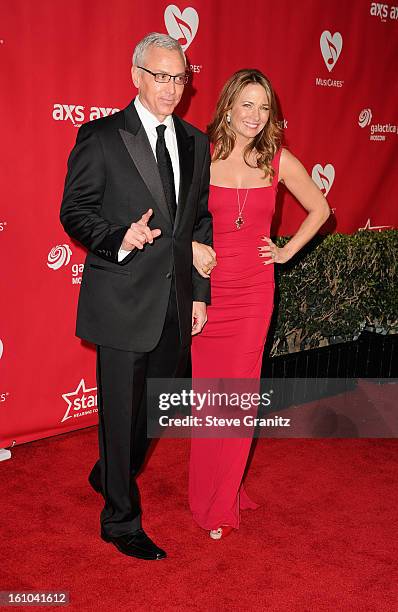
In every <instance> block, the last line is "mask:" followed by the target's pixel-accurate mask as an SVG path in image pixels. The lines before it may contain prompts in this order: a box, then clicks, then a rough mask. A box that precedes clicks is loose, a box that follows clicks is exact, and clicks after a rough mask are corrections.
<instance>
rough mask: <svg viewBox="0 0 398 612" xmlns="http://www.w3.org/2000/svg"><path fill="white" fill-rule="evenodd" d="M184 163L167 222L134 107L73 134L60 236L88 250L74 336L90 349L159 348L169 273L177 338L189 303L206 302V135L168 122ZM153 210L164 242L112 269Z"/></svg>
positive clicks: (183, 331)
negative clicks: (200, 265)
mask: <svg viewBox="0 0 398 612" xmlns="http://www.w3.org/2000/svg"><path fill="white" fill-rule="evenodd" d="M173 120H174V125H175V130H176V136H177V142H178V154H179V161H180V172H181V175H180V190H179V196H178V204H177V216H176V220H175V223H174V224H172V221H171V217H170V214H169V210H168V206H167V202H166V199H165V195H164V192H163V187H162V183H161V179H160V175H159V171H158V167H157V164H156V160H155V156H154V154H153V152H152V149H151V146H150V144H149V140H148V137H147V135H146V132H145V129H144V127H143V126H142V123H141V121H140V119H139V116H138V114H137V111H136V109H135V106H134V104H133V102H131V103H130V104H129V106H128V107H127V108H126V109H124V110H123V111H120V112H118V113H115V114H114V115H111V116H109V117H104V118H101V119H97V120H95V121H91V122H89V123H86V124H84V125H82V126H81V128H80V129H79V132H78V135H77V140H76V144H75V147H74V148H73V150H72V152H71V154H70V156H69V160H68V172H67V176H66V180H65V189H64V195H63V200H62V205H61V222H62V224H63V226H64V228H65V230H66V232H67V233H68V234H69V235H70V236H71V237H72V238H74V239H75V240H78V241H79V242H80V243H81V244H82V245H84V246H85V247H86V248H87V249H88V254H87V257H86V262H85V267H84V273H83V278H82V284H81V287H80V295H79V304H78V314H77V326H76V335H77V336H79V337H80V338H83V339H85V340H88V341H89V342H93V343H94V344H98V345H103V346H109V347H112V348H117V349H122V350H130V351H137V352H146V351H150V350H152V349H153V348H154V347H155V346H156V344H157V343H158V341H159V338H160V335H161V333H162V328H163V324H164V320H165V316H166V310H167V305H168V301H169V294H170V288H171V283H172V276H173V274H174V278H175V287H176V296H177V307H178V314H179V322H180V337H181V342H182V344H183V345H187V344H189V343H190V341H191V329H192V301H193V300H197V301H203V302H206V303H210V282H209V280H208V279H204V278H202V277H201V276H200V275H199V274H198V273H197V272H196V270H195V268H193V266H192V240H197V241H198V242H203V243H205V244H209V245H211V244H212V220H211V215H210V213H209V212H208V208H207V199H208V191H209V172H210V154H209V143H208V139H207V136H206V135H205V134H203V133H202V132H201V131H199V130H198V129H196V128H195V127H193V126H192V125H190V124H189V123H187V122H186V121H183V120H182V119H180V118H178V117H176V116H175V115H173ZM148 208H152V209H153V211H154V214H153V216H152V218H151V220H150V222H149V226H150V227H151V228H152V229H154V228H160V229H161V231H162V234H161V236H159V238H156V239H155V240H154V243H153V244H152V245H150V244H146V245H145V247H144V249H143V250H142V251H140V250H139V249H134V250H133V251H132V252H131V253H130V255H127V257H126V258H125V259H124V260H122V261H121V262H120V263H119V262H118V251H119V248H120V246H121V244H122V241H123V237H124V235H125V233H126V231H127V230H128V228H129V227H130V224H131V223H132V222H133V221H138V220H139V218H140V217H141V215H142V214H143V213H144V212H146V211H147V210H148Z"/></svg>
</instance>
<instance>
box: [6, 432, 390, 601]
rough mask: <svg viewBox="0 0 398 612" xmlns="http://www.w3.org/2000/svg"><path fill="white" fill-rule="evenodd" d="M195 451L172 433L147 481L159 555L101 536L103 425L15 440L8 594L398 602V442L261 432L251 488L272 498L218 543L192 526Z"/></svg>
mask: <svg viewBox="0 0 398 612" xmlns="http://www.w3.org/2000/svg"><path fill="white" fill-rule="evenodd" d="M188 449H189V443H188V441H187V440H164V441H161V442H160V443H159V444H158V445H157V446H156V448H155V450H154V452H153V455H152V457H151V459H150V461H149V463H148V465H147V467H146V470H145V472H144V474H143V475H142V476H141V477H140V487H141V491H142V498H143V507H144V510H145V515H144V521H143V524H144V527H145V528H146V530H147V532H148V534H149V535H150V536H152V537H153V539H154V540H155V542H157V543H158V544H159V545H160V546H163V547H164V548H165V549H166V550H167V552H168V555H169V557H168V558H167V559H166V560H164V561H158V562H151V561H139V560H135V559H130V558H128V557H125V556H123V555H121V554H120V553H119V552H118V551H117V550H116V549H115V548H114V547H113V545H111V544H105V543H103V542H102V541H101V540H100V539H99V537H98V532H99V512H100V509H101V498H100V497H99V496H98V495H97V494H96V493H94V492H93V491H92V490H91V489H90V488H89V485H88V483H87V478H86V477H87V474H88V473H89V470H90V468H91V465H92V464H93V462H94V460H95V459H96V454H97V430H96V428H90V429H85V430H81V431H78V432H74V433H71V434H66V435H63V436H58V437H54V438H48V439H45V440H40V441H38V442H34V443H31V444H25V445H22V446H19V447H16V448H15V449H14V450H13V458H12V459H11V460H10V461H6V462H4V463H0V474H1V484H0V495H1V514H0V520H1V527H2V537H1V569H0V573H1V584H0V590H25V591H27V590H67V591H69V592H70V598H71V604H70V606H69V609H74V610H83V611H85V610H159V609H160V610H267V611H270V612H281V611H285V610H286V611H289V612H295V611H297V612H307V611H333V612H334V611H338V612H344V611H368V610H369V611H391V612H393V611H394V612H396V610H398V597H397V595H398V587H397V577H398V576H397V556H398V554H397V553H398V548H397V546H396V545H397V533H398V521H397V507H398V503H397V502H398V499H397V497H398V495H397V480H398V477H397V463H398V453H397V450H398V446H397V441H396V440H373V441H372V440H264V439H263V440H260V441H259V443H258V444H257V448H256V451H255V453H254V457H253V461H252V465H251V469H250V473H249V478H248V480H247V489H248V492H249V494H250V495H251V496H252V497H253V498H254V499H255V500H257V501H259V502H261V503H262V504H263V506H262V507H261V508H260V509H259V510H256V511H254V512H253V511H246V512H245V513H244V514H243V517H242V524H241V529H240V530H239V532H235V533H233V534H232V535H231V536H229V537H228V538H227V539H226V540H225V541H220V542H214V541H212V540H210V538H209V537H208V536H207V534H206V533H205V532H203V531H201V530H200V529H199V528H197V527H196V526H195V525H194V524H193V523H192V521H191V518H190V514H189V511H188V507H187V497H186V491H187V465H188ZM14 609H21V610H22V609H24V610H26V609H31V610H32V609H33V610H35V609H38V608H37V606H33V607H31V606H29V608H26V607H25V608H19V607H18V608H14ZM40 609H42V608H40Z"/></svg>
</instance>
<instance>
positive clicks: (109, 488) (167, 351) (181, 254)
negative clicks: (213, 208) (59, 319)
mask: <svg viewBox="0 0 398 612" xmlns="http://www.w3.org/2000/svg"><path fill="white" fill-rule="evenodd" d="M132 79H133V82H134V85H135V86H136V87H137V88H138V97H136V98H135V99H134V100H133V101H132V102H131V103H130V104H129V106H128V107H127V108H126V109H124V110H123V111H121V112H119V113H116V114H114V115H112V116H110V117H105V118H102V119H98V120H96V121H91V122H89V123H87V124H85V125H83V126H82V127H81V128H80V129H79V133H78V135H77V141H76V145H75V147H74V149H73V150H72V152H71V154H70V157H69V160H68V173H67V177H66V181H65V190H64V196H63V201H62V206H61V222H62V224H63V226H64V228H65V230H66V232H67V233H68V234H69V235H70V236H71V237H72V238H74V239H76V240H78V241H79V242H80V243H81V244H83V245H84V246H85V247H86V248H87V249H88V251H89V252H88V255H87V258H86V263H85V269H84V274H83V279H82V284H81V289H80V296H79V305H78V315H77V327H76V335H77V336H79V337H80V338H83V339H85V340H88V341H90V342H92V343H94V344H96V345H97V384H98V398H99V402H98V406H99V410H98V412H99V447H100V459H99V461H98V462H97V463H96V465H95V466H94V468H93V470H92V472H91V474H90V477H89V481H90V483H91V484H92V486H93V487H94V488H95V490H97V491H98V492H101V493H102V495H103V496H104V499H105V506H104V508H103V510H102V512H101V537H102V539H103V540H105V541H106V542H112V543H113V544H114V545H115V546H116V547H117V548H118V549H119V550H120V551H121V552H122V553H124V554H127V555H129V556H133V557H138V558H143V559H162V558H164V557H165V556H166V553H165V551H163V550H162V549H161V548H159V547H158V546H156V545H155V544H154V542H153V541H152V540H151V539H150V538H149V537H148V536H147V535H146V533H145V532H144V530H143V529H142V527H141V508H140V501H139V492H138V487H137V483H136V475H137V472H138V471H139V469H140V467H141V466H142V463H143V461H144V458H145V454H146V451H147V447H148V439H147V436H146V378H148V377H153V378H166V377H172V376H183V374H184V369H185V363H186V356H187V354H188V352H189V345H190V342H191V334H195V333H199V332H200V331H201V329H202V327H203V325H204V324H205V322H206V303H209V301H210V285H209V280H208V278H204V277H203V275H199V274H198V273H197V272H196V270H195V269H194V268H193V267H192V241H193V240H194V241H196V242H199V243H205V244H208V245H210V244H211V241H212V226H211V215H210V213H209V212H208V209H207V198H208V188H209V167H210V159H209V145H208V139H207V137H206V136H205V135H204V134H203V133H202V132H200V131H199V130H197V129H196V128H194V127H193V126H192V125H190V124H188V123H186V122H185V121H183V120H181V119H179V118H178V117H176V116H175V115H173V111H174V108H175V107H176V106H177V104H178V102H179V101H180V98H181V96H182V93H183V90H184V85H185V83H186V81H187V75H186V60H185V56H184V53H183V51H182V49H181V47H180V45H179V43H178V42H177V41H176V40H174V39H173V38H171V37H169V36H166V35H164V34H157V33H152V34H149V35H148V36H146V37H145V38H144V39H143V40H141V41H140V43H138V45H137V47H136V48H135V50H134V55H133V67H132Z"/></svg>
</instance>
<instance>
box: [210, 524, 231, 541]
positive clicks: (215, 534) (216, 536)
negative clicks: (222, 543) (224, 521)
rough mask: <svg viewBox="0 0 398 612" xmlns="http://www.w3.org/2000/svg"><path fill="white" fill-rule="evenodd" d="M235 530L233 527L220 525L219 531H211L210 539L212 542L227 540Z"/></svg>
mask: <svg viewBox="0 0 398 612" xmlns="http://www.w3.org/2000/svg"><path fill="white" fill-rule="evenodd" d="M233 530H234V528H233V527H231V525H220V527H219V528H218V529H211V530H210V534H209V535H210V537H211V539H212V540H221V539H224V538H226V537H227V536H228V535H229V534H230V533H232V531H233Z"/></svg>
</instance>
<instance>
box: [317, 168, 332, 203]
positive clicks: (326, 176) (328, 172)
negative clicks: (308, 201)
mask: <svg viewBox="0 0 398 612" xmlns="http://www.w3.org/2000/svg"><path fill="white" fill-rule="evenodd" d="M334 176H335V172H334V167H333V166H332V164H326V166H325V167H324V168H322V166H321V164H316V165H315V166H314V167H313V169H312V180H313V181H314V182H315V183H316V184H317V185H318V187H319V189H320V190H321V191H322V193H323V195H324V196H325V197H326V196H327V194H328V193H329V191H330V189H331V187H332V185H333V182H334Z"/></svg>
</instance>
